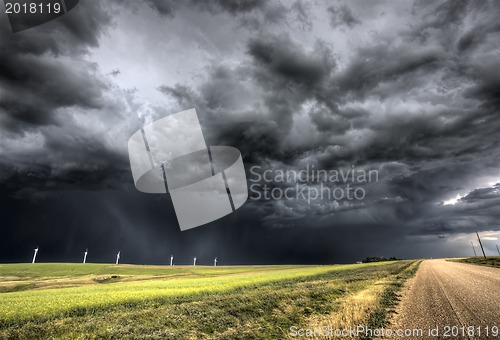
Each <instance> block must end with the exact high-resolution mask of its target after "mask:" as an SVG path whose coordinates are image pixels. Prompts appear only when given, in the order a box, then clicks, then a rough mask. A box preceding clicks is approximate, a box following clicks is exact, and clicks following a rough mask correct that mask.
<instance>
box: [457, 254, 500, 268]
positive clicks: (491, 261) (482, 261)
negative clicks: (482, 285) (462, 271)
mask: <svg viewBox="0 0 500 340" xmlns="http://www.w3.org/2000/svg"><path fill="white" fill-rule="evenodd" d="M452 261H456V262H463V263H471V264H478V265H481V266H488V267H495V268H500V256H487V257H486V258H484V257H482V256H477V257H467V258H463V259H457V260H452Z"/></svg>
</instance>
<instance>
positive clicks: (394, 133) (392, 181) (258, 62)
mask: <svg viewBox="0 0 500 340" xmlns="http://www.w3.org/2000/svg"><path fill="white" fill-rule="evenodd" d="M491 6H494V5H491ZM494 7H495V8H489V7H488V6H480V5H477V4H476V5H470V4H467V3H460V4H457V6H456V7H455V6H454V5H453V4H451V3H443V4H441V5H439V6H437V8H434V7H433V6H432V4H427V3H424V4H420V3H418V2H417V3H415V6H414V8H413V16H414V18H415V21H414V22H412V23H410V28H409V29H408V28H407V27H402V28H401V29H400V31H395V32H394V34H399V35H400V37H401V38H400V39H399V40H398V41H397V42H395V41H394V36H393V37H391V36H386V37H382V38H380V39H378V40H376V41H373V42H372V43H370V44H368V45H367V46H363V47H360V48H358V49H357V50H356V51H355V53H354V54H353V55H352V56H351V57H350V58H349V61H348V62H347V63H346V65H345V67H342V68H341V69H337V68H336V60H335V58H334V54H333V52H332V50H331V49H330V48H329V47H326V46H327V45H325V44H322V43H318V44H317V46H318V47H317V48H316V49H315V50H314V51H313V52H311V51H307V50H305V49H304V48H303V47H302V46H301V45H300V44H298V43H297V42H295V41H294V40H293V39H292V38H290V36H288V35H286V34H281V35H273V34H266V35H265V36H257V37H255V38H253V39H250V40H249V42H248V43H247V54H248V56H249V57H250V58H251V60H250V63H242V64H241V65H240V67H237V68H233V69H228V68H227V67H226V68H224V67H222V68H217V67H215V68H213V69H212V70H213V71H212V73H211V76H210V77H209V79H210V80H208V81H207V82H206V83H204V84H203V85H202V86H200V87H199V88H198V89H191V88H188V87H185V86H182V85H177V86H175V87H168V86H165V87H164V88H163V90H167V91H164V92H168V93H169V94H170V95H171V96H174V97H176V98H177V99H178V101H179V102H180V103H183V104H187V103H191V104H197V105H199V106H201V107H204V106H205V109H204V110H203V109H202V110H201V111H204V112H207V113H208V116H209V117H211V119H210V122H209V123H208V124H211V126H217V120H220V119H224V124H220V125H221V127H220V128H218V131H219V133H218V135H216V136H215V137H214V138H215V139H216V140H221V141H225V142H226V143H228V144H230V145H235V146H237V147H238V148H240V149H241V150H243V154H244V156H245V157H246V158H245V159H246V160H248V162H250V163H251V164H264V163H263V160H264V159H266V160H267V161H268V162H271V164H267V165H266V166H271V167H272V166H273V165H272V164H273V163H272V162H275V163H274V164H277V165H276V166H277V167H280V166H283V164H288V165H292V166H298V164H300V160H301V159H302V158H304V157H306V158H307V159H308V160H310V161H311V162H316V163H317V164H318V166H319V167H323V168H329V167H334V166H338V165H342V164H345V163H344V162H352V163H355V164H357V165H358V166H359V165H367V166H370V165H372V166H374V167H378V166H379V165H378V164H380V163H382V164H383V163H384V162H387V163H388V164H390V162H403V163H406V164H407V167H406V168H402V169H400V170H398V171H397V172H396V174H395V177H393V178H389V179H386V181H385V184H381V185H380V188H379V189H377V190H381V191H380V192H379V195H380V196H379V202H381V203H380V204H385V208H384V209H380V211H376V210H377V209H375V211H372V212H371V213H370V214H371V216H372V217H373V216H375V215H376V216H377V218H376V220H377V221H380V223H386V224H394V225H397V224H401V223H403V224H408V225H410V226H411V228H413V229H411V233H416V234H418V233H421V232H422V233H425V232H426V230H427V231H428V230H429V229H428V227H427V226H428V224H429V223H430V222H425V223H424V222H423V221H424V220H426V217H425V216H427V215H428V216H432V218H431V217H429V220H433V222H432V223H431V224H432V225H433V226H439V225H441V226H443V225H445V226H447V227H446V232H448V233H454V232H455V233H459V232H463V231H465V230H467V228H465V229H464V228H457V229H456V230H455V229H453V225H454V224H453V223H451V222H448V223H445V222H443V218H441V217H439V211H441V210H440V209H441V208H440V206H439V204H438V203H439V202H440V201H442V200H446V199H447V197H448V198H449V195H452V193H453V192H455V191H456V190H466V187H465V186H464V185H463V184H464V183H471V182H473V183H476V182H478V181H474V178H475V179H476V180H477V179H478V176H477V174H478V173H480V174H481V175H480V176H479V177H481V176H485V175H493V174H494V173H495V170H494V168H492V167H491V166H490V164H489V163H490V162H489V161H487V160H486V159H487V158H488V156H487V155H490V156H492V155H494V156H493V157H497V155H498V153H497V152H495V150H496V145H497V143H498V134H497V133H496V131H498V128H500V126H499V121H498V119H496V118H494V115H495V114H494V112H493V111H492V110H491V108H494V107H497V105H498V101H497V99H496V98H497V97H498V96H497V93H496V92H497V91H496V87H498V86H497V78H496V75H495V74H496V73H494V72H493V73H492V72H487V71H486V70H491V69H493V68H495V66H494V65H495V63H496V62H495V61H494V60H495V59H492V58H491V52H492V50H493V51H494V46H492V44H491V41H492V40H490V39H494V38H495V37H494V34H495V32H496V28H495V27H496V24H494V23H495V20H494V19H493V15H490V14H489V12H495V11H497V10H498V9H497V8H496V7H498V6H494ZM467 9H469V10H473V11H475V14H474V15H476V16H477V18H476V20H475V21H474V24H473V25H472V28H467V29H466V30H463V29H462V28H461V27H462V24H463V21H464V18H465V17H466V16H467V11H466V10H467ZM299 12H300V11H299ZM329 13H330V14H331V15H332V20H333V21H334V22H332V25H333V26H334V27H337V26H345V27H349V28H354V27H355V26H360V25H362V24H363V20H362V19H358V18H357V17H356V16H355V15H354V14H353V13H355V11H353V10H352V9H351V8H349V7H348V6H347V5H340V6H336V7H330V9H329ZM479 18H481V19H479ZM449 24H452V25H455V26H456V27H455V28H454V29H450V28H449ZM458 27H460V28H459V29H457V28H458ZM431 29H433V30H442V32H444V33H445V35H444V36H442V35H440V34H437V33H436V31H431ZM464 32H465V33H464ZM485 32H488V34H491V36H489V37H484V36H482V37H481V34H482V33H485ZM490 32H491V33H490ZM476 33H477V37H476V38H474V37H473V36H474V35H475V34H476ZM420 34H422V37H424V39H420V40H418V39H417V40H415V37H417V36H419V35H420ZM483 35H484V34H483ZM464 39H465V40H464ZM467 39H469V40H470V41H471V42H472V41H473V42H474V48H475V49H478V50H481V49H483V50H481V52H480V53H479V54H478V55H474V56H472V55H464V54H462V52H463V50H464V48H465V44H466V40H467ZM495 39H496V38H495ZM460 41H461V42H460ZM453 42H456V44H457V45H456V46H457V49H455V48H454V47H453V46H454V44H453ZM467 44H468V43H467ZM470 50H471V51H472V45H471V48H470ZM470 53H472V52H470ZM480 59H481V60H482V62H481V63H479V60H480ZM221 70H223V71H221ZM249 80H250V82H251V83H252V85H250V86H249V85H248V82H249ZM463 84H468V86H467V88H466V87H464V86H463ZM258 89H264V93H260V92H259V90H258ZM252 92H254V93H255V92H257V93H259V94H260V96H259V99H258V100H257V102H256V103H255V104H254V108H258V109H256V111H258V112H259V114H256V115H255V117H258V118H257V121H254V122H253V123H251V124H250V126H249V125H248V124H249V123H248V122H245V121H244V120H243V119H242V118H241V117H242V116H243V115H242V114H241V112H240V113H236V112H234V111H235V110H236V111H238V109H237V107H238V105H237V104H236V105H235V100H236V102H239V103H240V107H241V100H239V101H238V99H237V98H241V96H245V93H246V96H247V97H248V96H250V97H251V96H252V95H251V94H249V93H252ZM187 98H190V100H187ZM308 102H309V103H312V104H310V108H309V109H308V111H307V114H308V115H309V117H310V119H311V122H312V123H313V124H314V125H315V129H316V133H315V134H314V135H311V136H310V140H309V143H308V144H307V145H300V144H299V145H297V146H295V147H294V148H289V147H287V146H286V145H284V144H283V140H287V137H288V136H289V135H290V133H291V130H292V126H293V125H294V121H295V120H296V119H298V117H299V115H300V114H301V112H302V111H303V110H304V108H303V105H304V104H306V103H308ZM231 110H233V113H232V114H231V113H230V111H231ZM254 114H255V111H254ZM249 116H250V117H251V116H252V113H249V115H246V118H248V117H249ZM223 117H224V118H223ZM266 119H267V122H266V123H265V124H264V122H265V121H266ZM214 121H215V122H214ZM222 126H223V127H222ZM358 131H359V132H358ZM269 134H272V135H273V136H275V137H276V138H275V139H271V140H269V139H266V138H265V136H266V135H269ZM249 137H250V138H249ZM492 152H493V153H492ZM280 162H284V163H280ZM280 164H281V165H280ZM471 164H472V165H471ZM457 167H460V168H457ZM379 169H380V168H379ZM447 195H448V196H447ZM380 197H382V199H380ZM374 199H375V198H374ZM283 204H284V205H283V206H282V208H283V209H281V208H279V206H276V205H275V206H273V209H274V213H273V214H274V215H275V216H279V217H278V218H268V219H269V220H272V221H273V223H280V222H278V220H280V219H281V220H283V219H284V217H285V216H286V215H287V214H288V215H289V216H295V215H296V214H298V215H297V216H300V215H301V213H300V211H301V208H302V207H301V206H300V204H294V203H292V202H284V203H283ZM320 205H321V204H320ZM285 207H286V208H285ZM358 208H359V207H356V206H354V207H351V208H350V209H358ZM304 209H305V210H308V211H307V212H306V215H307V216H309V217H311V216H319V215H321V213H320V211H321V209H322V208H321V207H320V206H318V209H319V210H317V209H316V208H314V207H308V208H304ZM332 209H333V210H335V209H337V211H338V208H335V207H333V208H332V207H330V209H326V210H325V211H326V212H327V214H328V211H330V212H331V211H332ZM369 210H370V209H369ZM369 210H368V211H369ZM278 211H282V213H277V212H278ZM313 211H314V212H313ZM481 211H482V210H481ZM273 214H271V215H270V216H272V215H273ZM381 214H382V215H381ZM456 214H457V219H459V220H461V221H466V220H467V218H468V216H469V217H471V218H473V217H472V215H473V214H471V213H470V209H465V210H463V211H461V212H458V211H456ZM458 216H460V217H458ZM313 218H314V217H313ZM435 220H439V222H438V221H435ZM450 220H452V219H450ZM383 221H385V222H383ZM488 221H489V220H488ZM483 222H484V221H483ZM294 223H295V222H294ZM419 223H420V224H419ZM292 224H293V223H292ZM419 225H420V227H419ZM423 225H425V226H423ZM484 225H486V224H484ZM432 228H434V227H432ZM436 228H437V229H436V230H439V232H442V231H443V230H441V229H439V228H438V227H436ZM409 232H410V231H409Z"/></svg>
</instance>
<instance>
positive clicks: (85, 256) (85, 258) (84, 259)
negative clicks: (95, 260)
mask: <svg viewBox="0 0 500 340" xmlns="http://www.w3.org/2000/svg"><path fill="white" fill-rule="evenodd" d="M88 252H89V250H88V249H85V253H84V254H83V263H87V253H88Z"/></svg>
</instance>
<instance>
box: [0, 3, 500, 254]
mask: <svg viewBox="0 0 500 340" xmlns="http://www.w3.org/2000/svg"><path fill="white" fill-rule="evenodd" d="M84 4H85V5H84ZM123 4H124V5H123ZM123 6H125V7H128V8H129V9H130V8H132V9H133V10H132V12H134V10H135V13H136V14H135V15H138V14H141V13H142V14H144V13H143V12H141V10H139V6H140V5H139V4H137V3H136V2H130V1H129V2H123V3H119V4H117V5H116V6H114V7H113V9H114V10H116V11H117V12H120V11H121V9H122V7H123ZM144 6H148V7H149V8H150V9H152V10H153V11H154V12H156V13H157V14H158V15H153V17H155V18H156V19H155V20H158V21H159V22H161V24H162V25H165V27H167V28H168V29H166V30H167V31H168V34H171V35H172V36H170V38H172V39H169V37H168V36H167V39H165V41H160V42H158V41H155V42H154V44H153V43H151V41H150V40H148V39H144V41H143V40H141V39H138V40H137V43H138V44H145V46H143V48H144V49H143V50H144V51H148V53H147V56H145V57H144V60H141V62H140V63H141V65H135V64H134V65H133V66H134V67H130V70H129V69H127V67H126V66H122V65H112V66H111V67H109V68H108V70H107V71H106V72H109V70H112V69H116V68H115V67H120V70H121V73H120V75H119V76H117V75H118V72H115V71H112V72H111V73H109V74H107V75H103V74H101V70H100V68H99V65H96V64H93V63H92V62H90V61H88V60H87V59H85V58H82V57H81V54H82V53H83V54H87V55H89V56H90V55H91V54H88V53H89V52H91V50H92V49H93V48H96V47H97V46H98V45H99V43H100V42H101V40H100V39H102V37H103V32H107V28H108V27H109V26H110V25H111V19H110V17H109V15H108V14H107V13H108V11H107V8H106V7H105V5H103V4H101V3H97V2H85V3H82V4H81V5H79V6H78V7H76V8H75V10H73V11H72V12H70V13H69V14H68V15H67V16H64V17H63V18H60V19H58V20H56V21H54V22H53V23H49V24H47V25H43V26H40V27H39V28H37V29H34V30H30V31H27V32H25V33H19V35H18V34H16V35H12V34H11V33H10V35H8V34H7V30H5V31H2V32H1V33H0V34H1V38H2V39H1V40H0V45H1V47H2V49H1V50H0V59H1V60H0V61H1V63H0V83H1V86H2V92H0V113H1V115H2V116H1V118H0V123H1V129H2V130H1V135H0V142H1V143H2V144H1V145H0V146H1V150H2V154H1V155H0V166H1V168H0V183H1V188H0V190H1V192H2V195H3V196H2V197H0V200H1V202H0V203H2V206H4V207H7V209H8V210H11V211H15V212H21V211H22V212H23V213H16V214H14V213H12V214H8V216H7V217H6V221H7V224H8V225H10V226H13V229H16V228H18V229H22V228H27V227H26V226H28V228H31V229H33V230H34V231H35V232H34V233H33V237H31V236H29V237H28V236H26V235H27V233H17V234H16V233H15V232H13V233H12V237H11V240H14V241H13V242H14V244H16V245H19V244H25V243H29V244H30V243H33V242H38V241H37V240H43V242H45V244H46V247H48V246H47V245H48V244H51V247H52V248H53V249H55V248H56V243H57V242H59V243H70V244H71V246H72V247H70V248H74V247H81V248H82V249H84V248H86V247H91V246H90V245H89V244H91V245H92V248H97V249H99V250H97V252H98V254H97V256H99V258H101V259H103V260H104V259H107V256H109V254H107V253H106V252H107V251H108V248H113V249H112V250H109V252H111V251H112V252H113V254H112V255H113V256H114V255H115V253H116V251H117V250H120V249H121V250H122V251H123V252H122V253H123V254H124V256H125V257H124V258H126V256H127V255H126V254H128V256H131V257H130V258H129V259H131V261H132V262H137V261H139V262H140V261H145V262H148V261H149V262H159V263H165V261H166V259H167V257H168V256H169V255H170V253H171V252H173V253H175V254H179V255H178V256H180V257H181V258H180V259H179V261H182V262H184V263H187V262H189V261H191V259H192V256H198V258H199V259H204V261H207V260H206V259H207V258H210V259H213V257H214V256H218V257H219V259H221V261H223V262H224V261H228V262H230V263H249V262H250V263H252V262H253V263H255V262H261V263H262V262H274V263H280V262H331V261H352V260H355V259H360V258H362V257H364V256H374V255H375V256H381V255H384V256H387V257H390V256H398V257H410V256H442V255H443V254H444V253H441V254H440V253H439V252H438V251H436V250H434V245H435V244H436V242H438V237H437V236H438V235H440V236H445V237H446V238H445V239H443V240H450V239H453V238H454V237H456V235H460V234H462V233H463V234H467V233H470V232H471V231H473V230H475V228H478V229H479V230H498V229H499V224H498V222H497V221H498V220H499V217H500V216H499V215H500V210H499V208H498V206H499V205H498V203H499V202H498V192H497V189H498V188H497V187H491V185H489V184H488V183H489V182H491V181H493V182H494V183H497V182H498V178H496V177H497V176H498V175H499V172H498V170H497V169H498V164H499V162H500V152H499V150H498V145H499V142H500V140H499V139H500V138H499V134H498V131H500V119H499V118H498V114H497V111H498V108H499V107H500V105H499V101H498V100H499V99H498V98H499V97H500V96H499V93H498V88H499V84H500V78H499V76H498V72H496V71H495V70H497V69H498V67H499V66H500V65H499V62H498V46H499V44H500V37H499V31H498V23H497V21H498V19H497V18H498V16H499V14H500V13H498V12H499V8H500V6H498V4H497V3H495V2H469V1H451V2H450V1H445V2H439V3H436V2H429V1H416V2H414V3H413V5H411V4H410V3H403V2H401V3H399V2H398V5H393V4H390V3H383V2H378V3H371V2H370V4H368V3H365V2H340V3H338V4H335V5H334V6H330V5H329V4H328V5H325V6H322V5H319V4H316V3H309V2H295V3H287V4H283V3H281V2H273V1H236V2H226V1H210V2H206V1H204V2H201V1H190V2H188V3H179V2H170V1H153V0H151V1H147V2H146V3H145V4H144ZM327 6H330V7H327ZM386 6H389V7H386ZM399 6H402V7H401V8H402V9H401V8H400V7H399ZM393 8H395V10H394V11H395V12H394V13H396V14H394V13H392V17H391V16H390V12H391V10H392V9H393ZM408 8H409V9H410V10H408ZM78 11H84V13H86V14H88V15H86V16H78V18H70V15H77V13H78ZM398 11H399V12H398ZM130 12H131V11H128V12H127V15H133V13H132V14H131V13H130ZM150 12H151V11H150ZM385 12H387V13H385ZM81 13H82V12H81ZM113 13H115V12H113ZM381 13H382V14H381ZM383 13H385V14H383ZM91 14H92V15H91ZM379 14H380V15H379ZM183 16H186V17H183ZM148 18H151V16H149V17H148ZM197 19H199V20H197ZM151 20H153V19H151ZM213 20H218V21H217V23H219V22H220V23H221V25H222V24H227V23H228V22H229V23H231V24H232V26H224V27H232V28H233V29H234V32H220V31H218V30H217V29H216V28H214V27H213V26H211V25H206V22H209V23H212V21H213ZM220 20H222V21H220ZM318 20H325V22H324V23H322V22H318ZM131 22H134V21H133V20H131ZM186 22H187V24H186ZM56 23H58V24H56ZM122 24H126V23H122ZM204 24H205V26H204ZM183 25H184V26H183ZM151 27H152V28H151V29H152V30H153V29H154V30H155V31H156V30H157V27H153V26H151ZM207 27H208V28H207ZM322 27H323V28H322ZM324 27H330V28H329V30H328V32H320V31H321V30H323V29H324ZM63 28H64V29H63ZM152 32H153V31H152ZM188 32H190V33H188ZM28 33H29V34H28ZM115 33H116V32H115ZM190 34H191V35H190ZM174 35H175V37H177V36H179V37H180V39H179V40H178V41H177V42H175V41H176V40H175V39H173V38H174ZM190 39H192V40H194V41H191V40H190ZM185 43H193V44H192V46H194V47H193V49H192V50H189V51H188V52H189V53H185V54H183V52H178V51H183V49H182V48H184V47H185V45H184V44H185ZM148 44H150V45H148ZM170 44H172V45H175V44H179V46H173V47H172V48H171V49H169V48H170V47H171V46H170ZM181 44H182V46H181ZM189 46H191V45H189ZM177 47H179V49H177ZM181 47H182V48H181ZM195 47H196V48H195ZM164 48H167V50H168V53H170V54H169V55H168V58H167V61H168V62H165V63H164V64H162V65H161V67H162V68H166V69H167V70H168V72H170V73H164V74H166V76H165V77H164V79H162V80H161V82H160V83H158V84H153V85H152V86H153V88H156V89H157V90H158V91H160V92H161V93H163V94H164V95H165V97H164V99H165V100H166V103H168V104H165V105H158V106H154V105H149V104H146V103H141V102H140V99H138V97H139V96H138V97H137V98H136V97H135V91H134V90H122V89H120V88H119V87H118V86H116V85H114V84H113V81H119V80H122V79H123V78H127V77H129V78H130V74H133V72H134V70H133V69H135V67H139V66H142V63H144V65H145V68H143V69H141V70H144V69H148V70H150V71H151V70H152V71H151V72H156V71H158V70H157V69H155V67H158V65H157V64H155V60H154V59H155V58H157V57H158V54H155V53H154V52H156V51H157V50H163V49H164ZM172 51H174V52H172ZM149 52H151V53H149ZM150 54H151V55H150ZM193 56H201V57H200V58H201V59H202V61H203V62H202V63H201V64H196V62H193V59H191V58H194V57H193ZM161 57H164V56H163V55H161V54H160V58H161ZM175 57H178V58H179V57H180V58H182V62H185V63H191V62H193V66H192V68H193V70H196V71H192V72H191V71H190V72H186V74H182V72H185V70H177V69H175V67H176V66H175V65H176V64H175ZM88 59H89V60H92V58H88ZM111 59H112V58H111ZM111 64H112V63H111ZM172 65H174V66H172ZM190 65H191V64H190ZM144 72H145V74H136V75H137V77H138V83H140V81H144V79H143V78H145V79H148V80H149V78H148V76H150V75H151V74H149V73H147V72H146V71H144ZM174 75H175V76H174ZM139 78H140V79H139ZM151 79H155V78H154V77H152V78H151ZM172 79H174V80H172ZM179 79H180V80H179ZM134 85H135V84H134ZM134 85H132V86H134ZM20 93H25V95H24V96H23V97H20V96H19V94H20ZM20 98H22V100H21V99H20ZM192 107H195V108H196V109H197V111H198V114H199V118H200V121H201V124H202V127H203V132H204V135H205V138H206V141H207V144H208V145H230V146H234V147H237V148H238V149H239V150H240V151H241V152H242V155H243V160H244V163H245V166H246V170H247V175H248V176H249V177H251V176H250V173H249V170H250V167H251V166H260V167H261V169H262V170H263V171H264V170H273V171H275V170H280V169H282V170H283V169H285V170H301V169H304V168H305V167H306V166H307V165H315V166H316V168H318V169H327V170H330V169H344V170H348V169H351V168H362V169H365V170H370V169H377V170H378V171H379V174H380V181H378V182H375V183H362V184H359V186H360V187H362V188H364V189H366V190H367V196H366V199H365V200H364V201H361V202H352V201H348V200H339V201H332V200H328V199H317V200H314V201H311V202H307V201H305V200H303V199H292V200H285V199H281V200H272V201H265V200H258V201H253V200H252V201H249V202H247V203H246V204H245V206H243V207H242V208H241V209H238V211H236V212H234V213H233V214H231V215H229V216H226V217H225V218H224V219H221V220H219V221H216V222H214V223H212V224H210V226H204V227H201V228H197V229H195V230H191V231H187V232H183V233H180V232H179V230H178V226H177V221H176V219H175V214H174V211H173V208H172V204H171V202H170V200H169V198H168V196H165V195H161V196H160V195H159V196H155V195H145V194H142V193H139V192H137V191H136V190H135V188H134V187H133V183H132V179H131V175H130V172H129V168H128V166H129V165H128V160H127V156H126V150H125V148H126V140H127V138H128V137H129V136H130V135H131V133H133V132H134V131H136V130H137V129H138V128H140V127H141V126H142V125H143V124H144V123H145V122H146V121H151V120H155V119H157V118H160V117H163V116H165V115H167V114H170V113H173V112H179V111H182V110H184V109H189V108H192ZM294 184H295V183H293V181H286V182H282V183H281V182H280V183H273V187H277V188H281V189H287V188H291V187H293V186H294ZM306 186H308V187H310V188H315V187H317V183H316V184H314V183H313V184H310V185H306ZM457 195H459V197H462V198H459V199H457V200H456V202H453V198H455V197H457ZM450 200H451V201H450ZM61 202H62V203H61ZM444 202H447V203H446V204H445V203H444ZM450 202H452V203H455V204H451V203H450ZM36 225H40V228H35V227H34V226H36ZM51 229H52V230H53V233H52V234H53V235H57V237H56V239H57V240H52V239H51V238H50V237H45V238H44V235H46V234H47V235H48V234H51V233H49V232H48V230H51ZM23 230H24V229H23ZM65 233H67V234H68V235H69V236H67V237H66V236H65ZM96 235H97V236H96ZM339 235H341V236H342V242H339V238H340V236H339ZM68 240H70V241H68ZM56 241H57V242H56ZM51 242H52V243H53V244H52V243H51ZM34 245H35V246H36V244H34ZM9 247H10V248H9ZM13 247H14V246H12V245H10V244H2V246H1V247H0V252H1V251H4V250H5V249H10V251H12V252H13V253H15V251H14V249H13ZM118 248H120V249H118ZM436 248H437V247H436ZM256 249H258V250H259V253H258V254H255V250H256ZM27 251H28V252H30V251H31V248H30V249H27ZM445 251H446V254H457V253H456V250H453V249H452V245H450V246H449V249H446V250H445ZM4 254H5V253H4ZM42 254H43V253H41V256H43V255H42ZM0 255H1V253H0ZM56 255H57V252H56V251H54V253H53V254H47V259H56V258H57V256H56ZM59 255H60V254H59ZM457 255H459V254H457ZM51 256H52V257H51ZM64 256H70V249H69V248H68V250H67V251H66V252H65V253H64ZM229 258H230V259H231V260H230V261H229V260H227V259H229ZM126 261H128V260H126ZM201 261H203V260H201ZM207 263H208V262H207ZM221 263H222V262H221Z"/></svg>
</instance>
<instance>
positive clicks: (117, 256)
mask: <svg viewBox="0 0 500 340" xmlns="http://www.w3.org/2000/svg"><path fill="white" fill-rule="evenodd" d="M118 261H120V252H118V254H116V264H118Z"/></svg>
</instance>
